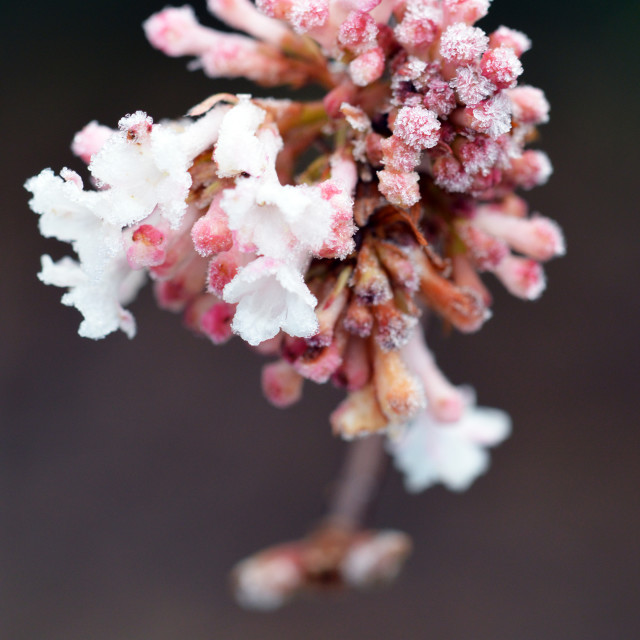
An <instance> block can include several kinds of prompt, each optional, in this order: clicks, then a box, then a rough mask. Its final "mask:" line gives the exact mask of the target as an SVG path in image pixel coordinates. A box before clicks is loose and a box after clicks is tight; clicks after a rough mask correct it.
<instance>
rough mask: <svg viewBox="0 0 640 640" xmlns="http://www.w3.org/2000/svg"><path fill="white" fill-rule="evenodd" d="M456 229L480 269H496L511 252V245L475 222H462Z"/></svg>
mask: <svg viewBox="0 0 640 640" xmlns="http://www.w3.org/2000/svg"><path fill="white" fill-rule="evenodd" d="M456 231H457V232H458V235H459V236H460V239H461V240H462V241H463V242H464V243H465V245H466V247H467V251H468V252H469V257H470V258H471V260H472V261H473V263H474V264H475V265H476V267H477V268H478V269H481V270H487V269H488V270H491V269H494V268H495V267H497V266H498V265H499V264H500V263H501V262H502V261H503V260H504V258H505V257H506V256H507V255H508V254H509V247H507V245H506V244H505V243H504V242H502V241H500V240H498V239H497V238H496V237H495V236H494V235H491V234H490V233H487V232H485V231H483V230H482V229H479V228H478V226H476V224H475V223H474V222H460V223H458V224H457V225H456Z"/></svg>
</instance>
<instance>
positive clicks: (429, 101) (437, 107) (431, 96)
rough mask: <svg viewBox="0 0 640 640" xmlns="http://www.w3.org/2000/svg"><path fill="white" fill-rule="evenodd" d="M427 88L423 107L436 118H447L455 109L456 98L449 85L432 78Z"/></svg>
mask: <svg viewBox="0 0 640 640" xmlns="http://www.w3.org/2000/svg"><path fill="white" fill-rule="evenodd" d="M428 87H429V90H428V91H427V93H425V95H424V106H425V107H427V109H429V110H430V111H433V113H435V114H436V115H437V116H440V117H444V116H448V115H449V114H450V113H451V112H452V111H453V110H454V109H455V108H456V97H455V94H454V93H453V89H452V88H451V87H450V86H449V83H447V82H445V81H444V80H442V79H440V78H434V79H433V80H431V81H430V82H429V84H428Z"/></svg>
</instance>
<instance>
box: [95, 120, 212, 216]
mask: <svg viewBox="0 0 640 640" xmlns="http://www.w3.org/2000/svg"><path fill="white" fill-rule="evenodd" d="M222 118H223V111H221V110H218V109H212V110H211V111H210V112H209V113H207V115H206V116H204V117H203V118H201V119H200V120H198V121H197V122H195V123H191V122H187V123H183V124H182V125H180V126H179V127H175V128H174V127H171V126H168V125H162V124H153V120H152V119H151V118H150V117H149V116H147V115H146V114H145V113H144V112H142V111H137V112H136V113H135V114H133V115H132V116H127V117H125V118H122V119H121V120H120V122H119V123H118V127H119V131H117V132H116V133H114V134H113V135H112V136H111V137H110V138H109V139H108V140H107V141H106V142H105V143H104V145H103V146H102V148H101V149H100V151H98V152H97V153H96V154H95V155H94V156H93V157H92V159H91V164H90V165H89V170H90V171H91V173H92V175H93V177H94V178H95V179H96V181H97V183H98V184H99V185H101V186H105V187H108V189H106V190H105V193H107V194H108V199H107V203H108V208H107V209H106V210H105V211H104V213H103V216H104V218H105V219H106V220H107V221H108V222H110V223H112V224H114V225H119V226H120V227H121V228H122V227H125V226H128V225H132V224H135V223H136V222H140V221H141V220H143V219H144V218H146V217H147V216H148V215H150V214H151V213H152V212H153V211H154V209H156V207H157V209H158V210H159V212H160V213H161V214H162V215H163V217H164V218H166V219H167V220H168V221H169V223H170V224H171V226H172V227H173V228H177V227H178V226H179V224H180V221H181V219H182V216H183V215H184V212H185V210H186V204H185V199H186V197H187V195H188V193H189V187H190V186H191V176H190V174H189V167H190V166H191V162H192V161H193V158H194V157H195V156H196V155H198V154H199V153H201V152H202V151H204V150H205V149H206V148H207V147H209V146H211V145H213V143H214V142H215V140H216V139H217V135H218V129H219V126H220V122H221V121H222Z"/></svg>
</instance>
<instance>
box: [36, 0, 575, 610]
mask: <svg viewBox="0 0 640 640" xmlns="http://www.w3.org/2000/svg"><path fill="white" fill-rule="evenodd" d="M489 2H490V0H258V1H257V2H256V4H255V5H254V4H253V3H252V2H250V0H209V1H208V6H209V9H210V10H211V12H212V13H213V14H214V15H215V16H216V17H217V18H218V19H220V20H221V21H223V22H226V23H227V24H228V25H229V26H230V27H232V28H234V29H236V30H238V31H243V32H244V33H245V34H246V35H240V34H237V33H227V32H221V31H216V30H214V29H211V28H208V27H206V26H203V25H201V24H200V23H199V22H198V21H197V19H196V17H195V14H194V12H193V10H192V9H191V7H188V6H185V7H181V8H166V9H164V10H163V11H161V12H160V13H158V14H155V15H153V16H152V17H151V18H149V19H148V20H147V21H146V23H145V25H144V29H145V32H146V35H147V37H148V39H149V41H150V42H151V44H152V45H154V46H155V47H157V48H158V49H160V50H161V51H163V52H164V53H166V54H168V55H171V56H184V55H188V56H193V58H194V60H193V61H192V63H191V66H192V67H197V68H202V70H203V71H204V72H205V73H206V74H207V75H209V76H211V77H244V78H248V79H250V80H252V81H254V82H256V83H257V84H259V85H262V86H274V85H280V84H289V85H292V86H293V87H299V86H301V85H304V84H311V83H314V84H317V85H320V86H321V87H323V88H324V89H326V95H325V97H324V99H323V100H319V101H315V102H303V101H295V100H276V99H271V98H252V97H251V96H249V95H231V94H224V93H223V94H216V95H213V96H212V97H210V98H208V99H207V100H205V101H204V102H203V103H201V104H200V105H198V106H196V107H194V108H193V109H191V110H190V111H189V113H188V114H187V116H185V117H184V118H182V119H180V120H177V121H167V122H160V123H156V122H154V121H153V119H152V118H151V117H150V116H148V115H147V114H146V113H143V112H136V113H134V114H133V115H128V116H126V117H124V118H122V119H121V120H120V122H119V124H118V128H117V129H116V130H112V129H110V128H108V127H105V126H102V125H99V124H97V123H96V122H92V123H90V124H89V125H87V126H86V127H85V128H84V129H83V130H82V131H80V132H79V133H78V134H77V135H76V137H75V139H74V141H73V145H72V149H73V151H74V153H75V154H76V155H78V156H79V157H80V158H82V159H83V160H84V161H85V162H86V163H87V164H88V168H89V172H90V174H91V181H92V183H93V185H94V187H95V189H89V190H85V189H84V186H83V182H82V179H81V178H80V176H79V175H78V174H77V173H76V172H74V171H71V170H69V169H63V170H62V171H61V173H60V175H59V176H56V175H55V174H54V173H53V172H52V171H51V170H50V169H46V170H44V171H42V172H41V173H40V174H39V175H38V176H36V177H34V178H31V179H30V180H29V181H28V182H27V183H26V188H27V189H28V190H29V191H31V192H32V194H33V198H32V200H31V202H30V204H31V207H32V209H33V210H34V211H35V212H36V213H38V214H40V230H41V232H42V234H43V235H45V236H47V237H55V238H57V239H59V240H62V241H66V242H70V243H71V244H72V246H73V249H74V250H75V252H76V254H77V257H78V260H74V259H71V258H63V259H62V260H60V261H58V262H54V261H53V260H52V259H51V258H50V257H49V256H43V259H42V271H41V272H40V274H39V275H40V279H41V280H42V281H43V282H45V283H47V284H54V285H57V286H60V287H65V288H67V293H65V295H64V296H63V298H62V301H63V303H64V304H67V305H71V306H75V307H77V308H78V309H79V310H80V311H81V313H82V314H83V317H84V319H83V321H82V323H81V325H80V330H79V333H80V335H83V336H86V337H90V338H102V337H104V336H105V335H107V334H108V333H110V332H112V331H115V330H117V329H121V330H123V331H124V332H125V333H127V335H129V336H133V335H134V333H135V322H134V319H133V316H132V315H131V313H130V312H129V311H128V310H126V309H125V306H126V305H127V304H128V303H129V302H130V301H131V300H132V299H133V298H134V297H135V295H136V293H137V291H138V290H139V288H140V287H141V286H142V285H143V284H144V282H145V280H146V279H147V276H148V277H150V278H151V280H152V281H153V283H154V290H155V294H156V298H157V301H158V304H159V305H160V306H161V307H162V308H165V309H168V310H171V311H174V312H180V313H182V314H183V317H184V322H185V324H186V325H187V327H189V328H190V329H191V330H193V331H194V332H196V333H198V334H201V335H203V336H206V337H207V338H209V339H210V340H211V341H212V342H213V343H215V344H220V343H223V342H225V341H227V340H229V339H230V338H231V337H232V336H233V335H234V334H235V335H238V336H240V337H241V338H242V339H244V340H245V341H246V342H248V343H249V344H250V345H252V346H253V347H254V348H255V349H257V350H258V351H259V352H261V353H263V354H264V355H266V356H271V357H273V358H274V359H273V361H272V362H270V363H269V364H267V365H266V366H265V367H264V369H263V375H262V387H263V391H264V394H265V395H266V397H267V398H268V399H269V400H270V401H271V402H272V403H273V404H274V405H276V406H278V407H287V406H290V405H291V404H293V403H295V402H296V401H298V400H299V399H300V397H301V394H302V387H303V382H304V380H305V379H309V380H312V381H314V382H318V383H324V382H327V381H329V380H331V381H332V382H333V383H334V384H335V385H337V386H339V387H341V388H343V389H345V390H346V397H345V399H344V401H343V402H342V403H341V404H340V405H339V406H338V407H337V408H336V409H335V411H334V412H333V413H332V414H331V418H330V422H331V426H332V429H333V432H334V434H336V435H338V436H341V437H342V438H344V439H346V440H352V439H358V440H360V439H361V438H363V437H366V436H372V435H373V436H384V438H385V439H386V441H387V445H386V448H387V451H388V452H389V453H390V454H391V455H392V456H393V458H394V460H395V463H396V466H397V467H398V468H399V469H400V470H401V471H402V472H403V473H404V474H405V478H406V485H407V487H408V489H409V490H412V491H419V490H422V489H424V488H426V487H428V486H430V485H432V484H434V483H437V482H441V483H443V484H445V485H446V486H448V487H449V488H451V489H454V490H462V489H465V488H466V487H468V486H469V485H470V484H471V482H472V481H473V480H474V479H475V478H476V477H477V476H478V475H479V474H480V473H482V472H483V471H484V470H485V469H486V467H487V465H488V454H487V452H486V447H489V446H492V445H494V444H497V443H498V442H500V441H501V440H502V439H504V438H505V437H506V436H507V435H508V431H509V420H508V417H507V416H506V415H505V414H504V413H502V412H500V411H497V410H490V409H482V408H477V407H475V402H474V398H473V392H472V391H471V390H469V389H466V388H460V387H456V386H454V385H453V384H452V383H451V382H449V380H447V378H446V377H445V375H444V374H443V373H442V372H441V371H440V369H439V368H438V367H437V365H436V362H435V359H434V356H433V355H432V353H431V351H430V350H429V349H428V347H427V345H426V343H425V340H424V330H423V325H424V322H421V317H423V318H424V317H426V316H427V314H435V315H437V316H440V317H441V318H442V320H443V321H444V323H445V324H447V325H449V326H452V327H454V328H456V329H458V330H460V331H462V332H473V331H476V330H478V329H479V328H480V327H481V326H482V325H483V323H484V322H485V321H486V320H487V319H488V318H489V317H490V311H489V308H490V305H491V296H490V294H489V292H488V290H487V288H486V287H485V285H484V284H483V283H482V281H481V278H480V276H479V274H480V273H482V272H484V271H488V272H491V273H493V274H494V275H495V276H496V277H497V278H498V280H499V281H500V282H501V283H502V284H503V285H504V286H505V287H506V288H507V290H508V291H509V292H511V293H512V294H514V295H516V296H518V297H521V298H523V299H527V300H531V299H535V298H537V297H538V296H539V295H540V294H541V292H542V291H543V289H544V286H545V278H544V272H543V269H542V266H541V262H544V261H546V260H549V259H550V258H553V257H554V256H558V255H561V254H562V253H563V252H564V241H563V236H562V233H561V231H560V229H559V227H558V226H557V225H556V224H555V223H554V222H553V221H551V220H549V219H548V218H545V217H542V216H540V215H538V214H533V215H529V212H528V207H527V204H526V202H525V201H524V200H523V199H522V198H521V197H520V196H519V195H517V193H516V191H517V190H518V189H530V188H532V187H534V186H536V185H539V184H542V183H544V182H545V181H546V180H547V178H548V177H549V174H550V173H551V165H550V163H549V160H548V158H547V156H546V155H545V154H544V153H543V152H541V151H537V150H532V149H526V148H525V146H526V145H527V144H528V143H529V142H532V141H534V140H535V139H536V135H537V134H536V127H537V126H538V125H540V124H542V123H544V122H546V121H547V120H548V112H549V105H548V103H547V101H546V99H545V97H544V94H543V93H542V91H541V90H539V89H536V88H534V87H530V86H526V85H518V78H519V76H520V75H521V73H522V64H521V62H520V57H521V55H522V54H523V53H524V52H525V51H526V50H527V49H528V48H529V47H530V41H529V39H528V38H527V37H526V36H525V35H524V34H523V33H520V32H518V31H514V30H511V29H508V28H506V27H500V28H499V29H497V30H496V31H494V32H493V33H490V34H486V33H485V32H484V31H483V30H482V29H481V28H479V27H476V26H474V24H475V22H476V21H477V20H479V19H480V18H482V17H483V16H484V15H485V14H486V13H487V10H488V6H489ZM310 149H312V150H314V151H315V156H314V157H310V156H309V150H310ZM357 444H358V443H354V445H353V446H357ZM348 520H349V518H347V519H346V521H348ZM344 523H345V519H344V518H343V519H342V520H341V525H340V527H338V528H336V527H335V526H333V525H332V526H331V527H328V525H325V526H324V527H323V529H322V530H321V532H322V535H320V534H318V535H314V536H312V537H311V538H310V539H308V540H306V541H304V542H301V543H292V544H291V545H285V546H284V547H277V548H275V549H272V550H269V551H267V552H264V553H263V554H260V555H259V556H256V557H255V558H253V559H251V560H250V561H246V562H245V563H243V564H241V565H239V567H238V569H237V571H236V574H235V576H236V584H237V585H238V589H239V598H240V599H241V601H242V602H244V603H245V604H248V605H253V606H259V607H260V606H262V607H269V606H275V605H276V604H279V603H280V602H282V601H284V599H286V598H285V591H286V597H288V596H289V595H291V594H292V593H294V592H297V591H299V590H302V589H303V588H305V586H308V585H309V584H310V583H312V582H314V581H315V582H317V573H318V572H317V571H316V570H315V569H310V568H309V566H308V563H307V561H306V560H305V561H304V562H303V561H302V560H301V559H300V558H307V559H308V558H309V557H313V558H315V559H314V560H313V562H316V560H317V557H318V553H319V555H320V556H321V558H322V562H321V563H320V564H321V565H322V567H323V570H322V571H323V572H324V573H326V572H327V571H328V572H329V573H330V574H331V575H332V576H334V577H335V576H340V580H334V582H340V583H341V584H364V583H369V582H379V581H383V578H385V576H386V577H389V576H392V575H395V573H397V570H398V568H399V566H400V564H401V562H402V560H403V559H404V557H405V556H406V554H407V553H408V551H409V548H410V545H409V543H408V541H407V540H406V539H405V538H403V537H402V534H396V533H379V534H375V533H373V532H363V531H362V530H360V529H359V527H360V523H358V522H355V521H354V522H348V524H347V525H345V524H344ZM327 531H329V532H330V533H329V534H327ZM336 531H337V532H338V533H336ZM327 536H329V538H327ZM336 536H337V538H339V539H340V543H339V544H337V545H336V544H333V543H332V544H330V545H328V546H329V547H330V548H331V552H327V553H325V552H324V551H322V552H319V551H318V549H320V550H322V549H325V548H326V547H327V545H326V544H325V542H326V540H327V539H331V540H335V539H336ZM389 536H390V537H389ZM318 540H320V541H321V543H319V542H318ZM309 549H311V551H309ZM336 549H338V551H336ZM363 549H365V550H366V553H365V551H363ZM314 550H315V551H314ZM316 552H317V553H316ZM265 554H266V555H265ZM367 554H368V555H367ZM376 554H377V555H376ZM354 558H360V560H359V561H356V560H354ZM363 558H364V559H363ZM313 562H312V563H311V564H312V565H313ZM358 562H360V564H358ZM305 563H306V564H305ZM354 563H355V564H354ZM362 563H365V564H366V565H367V567H368V569H367V571H369V573H367V576H369V577H371V576H373V578H371V579H369V578H367V579H364V578H362V575H364V573H366V571H365V570H364V569H363V568H362V567H363V566H364V565H363V564H362ZM367 563H369V564H367ZM314 566H315V565H314ZM265 567H271V569H268V568H266V569H265ZM283 567H284V568H283ZM327 567H328V568H327ZM349 567H350V568H349ZM354 567H356V568H357V570H356V569H354ZM372 567H373V568H372ZM381 567H382V568H381ZM358 571H360V573H359V574H358V576H360V577H359V578H358V579H356V578H354V577H353V576H354V575H356V573H358ZM354 572H355V573H354ZM363 572H364V573H363ZM383 574H384V575H383ZM323 575H324V574H323ZM313 576H316V577H315V578H314V577H313ZM349 576H350V577H349ZM252 594H253V595H252Z"/></svg>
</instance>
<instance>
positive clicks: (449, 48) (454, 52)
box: [440, 22, 489, 64]
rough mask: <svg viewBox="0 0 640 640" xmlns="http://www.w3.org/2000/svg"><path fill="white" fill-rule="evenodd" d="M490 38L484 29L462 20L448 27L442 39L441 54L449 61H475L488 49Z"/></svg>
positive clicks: (461, 62) (463, 62)
mask: <svg viewBox="0 0 640 640" xmlns="http://www.w3.org/2000/svg"><path fill="white" fill-rule="evenodd" d="M488 46H489V38H488V37H487V35H486V34H485V32H484V31H483V30H482V29H479V28H478V27H470V26H468V25H466V24H463V23H462V22H457V23H456V24H453V25H451V26H450V27H447V29H446V31H445V32H444V33H443V34H442V38H441V39H440V55H441V56H442V57H443V58H444V59H445V60H448V61H449V62H455V63H456V64H465V63H470V62H475V61H476V60H477V59H478V58H480V56H481V55H482V54H483V53H484V52H485V51H486V50H487V47H488Z"/></svg>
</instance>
